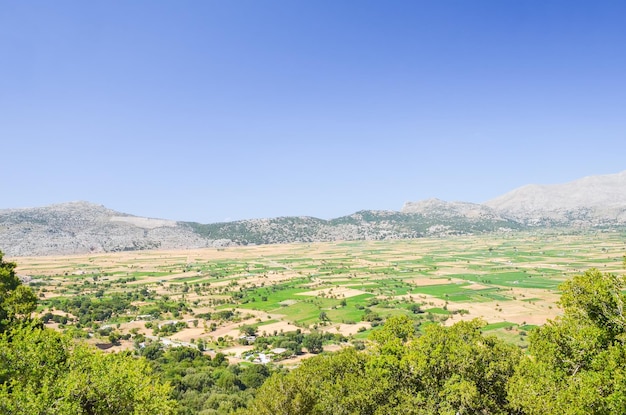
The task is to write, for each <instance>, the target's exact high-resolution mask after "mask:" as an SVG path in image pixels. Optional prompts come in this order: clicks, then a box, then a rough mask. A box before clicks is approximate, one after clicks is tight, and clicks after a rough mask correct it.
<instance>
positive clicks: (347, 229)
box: [0, 171, 626, 256]
mask: <svg viewBox="0 0 626 415" xmlns="http://www.w3.org/2000/svg"><path fill="white" fill-rule="evenodd" d="M625 224H626V171H625V172H622V173H619V174H613V175H605V176H591V177H585V178H583V179H580V180H576V181H573V182H570V183H566V184H561V185H528V186H524V187H521V188H519V189H516V190H513V191H511V192H509V193H507V194H505V195H503V196H500V197H498V198H495V199H493V200H490V201H488V202H486V203H484V204H475V203H467V202H445V201H442V200H438V199H428V200H423V201H419V202H408V203H406V204H405V205H404V206H403V208H402V210H401V211H398V212H396V211H371V210H363V211H360V212H356V213H354V214H352V215H348V216H343V217H340V218H336V219H331V220H323V219H317V218H312V217H279V218H271V219H251V220H241V221H234V222H224V223H212V224H200V223H195V222H177V221H173V220H164V219H153V218H144V217H138V216H133V215H129V214H126V213H120V212H116V211H114V210H111V209H107V208H106V207H104V206H101V205H96V204H93V203H89V202H70V203H62V204H57V205H51V206H47V207H39V208H26V209H5V210H0V250H2V251H3V252H4V253H5V254H6V255H7V256H35V255H62V254H83V253H89V252H116V251H132V250H143V249H185V248H201V247H221V246H230V245H250V244H272V243H288V242H322V241H340V240H384V239H404V238H419V237H424V236H447V235H462V234H476V233H486V232H503V231H504V232H510V231H516V230H522V229H529V228H536V227H556V226H558V227H576V228H588V227H611V226H623V225H625Z"/></svg>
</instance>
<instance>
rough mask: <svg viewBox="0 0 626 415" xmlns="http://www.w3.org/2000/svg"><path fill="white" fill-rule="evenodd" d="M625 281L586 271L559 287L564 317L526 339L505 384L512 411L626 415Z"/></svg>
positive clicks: (621, 278)
mask: <svg viewBox="0 0 626 415" xmlns="http://www.w3.org/2000/svg"><path fill="white" fill-rule="evenodd" d="M625 287H626V285H625V282H624V278H623V277H622V276H616V275H612V274H603V273H601V272H599V271H598V270H596V269H591V270H589V271H587V272H585V273H584V274H583V275H579V276H576V277H574V278H573V279H571V280H569V281H567V282H566V283H564V284H562V285H561V287H560V288H561V290H562V291H563V294H562V296H561V302H560V303H561V305H562V307H563V316H561V317H557V318H556V319H555V320H554V321H550V322H548V323H547V324H546V325H544V326H543V327H540V328H538V329H536V330H534V331H533V332H532V333H531V335H530V347H529V351H530V353H531V355H532V358H528V359H523V360H522V362H521V363H520V365H519V367H518V368H517V371H516V374H515V376H514V377H513V379H512V380H511V382H510V384H509V399H510V401H511V403H512V404H513V406H514V407H515V408H517V409H518V410H520V411H523V412H524V413H525V414H527V415H533V414H547V415H551V414H564V415H574V414H618V413H626V384H625V383H624V382H625V380H626V325H625V320H624V314H623V313H624V310H623V305H624V301H625V299H626V296H625V295H624V292H623V290H624V288H625Z"/></svg>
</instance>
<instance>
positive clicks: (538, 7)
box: [0, 0, 626, 223]
mask: <svg viewBox="0 0 626 415" xmlns="http://www.w3.org/2000/svg"><path fill="white" fill-rule="evenodd" d="M625 19H626V2H624V1H615V2H611V1H601V2H595V1H571V0H570V1H539V0H536V1H531V0H523V1H522V0H519V1H513V0H511V1H502V0H494V1H480V0H475V1H474V0H472V1H465V0H463V1H460V0H459V1H417V0H415V1H414V0H407V1H389V0H384V1H383V0H379V1H367V0H345V1H341V0H315V1H304V0H302V1H300V0H295V1H294V0H285V1H273V0H267V1H266V0H250V1H244V0H232V1H231V0H219V1H211V0H197V1H180V0H177V1H169V0H168V1H137V0H132V1H88V2H85V1H62V0H61V1H41V2H37V1H17V0H15V1H5V0H0V183H1V184H2V185H1V186H2V192H1V193H0V208H17V207H34V206H44V205H48V204H52V203H60V202H66V201H74V200H87V201H91V202H94V203H99V204H103V205H105V206H107V207H109V208H112V209H116V210H119V211H123V212H127V213H131V214H135V215H140V216H149V217H159V218H168V219H177V220H193V221H199V222H205V223H206V222H217V221H223V220H234V219H244V218H258V217H274V216H291V215H310V216H315V217H320V218H332V217H338V216H342V215H346V214H350V213H353V212H355V211H357V210H361V209H390V210H399V209H400V208H401V207H402V205H403V203H404V202H406V201H416V200H420V199H425V198H431V197H437V198H440V199H444V200H450V201H452V200H463V201H470V202H482V201H485V200H488V199H491V198H493V197H496V196H498V195H500V194H502V193H505V192H507V191H509V190H512V189H514V188H516V187H519V186H521V185H524V184H529V183H543V184H549V183H561V182H567V181H570V180H574V179H577V178H580V177H583V176H588V175H594V174H607V173H617V172H620V171H623V170H625V169H626V24H625V23H624V22H625V21H626V20H625Z"/></svg>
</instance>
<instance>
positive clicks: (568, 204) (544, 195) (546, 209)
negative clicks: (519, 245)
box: [484, 171, 626, 226]
mask: <svg viewBox="0 0 626 415" xmlns="http://www.w3.org/2000/svg"><path fill="white" fill-rule="evenodd" d="M484 206H486V207H489V208H491V209H493V210H494V211H496V212H498V213H500V214H501V215H503V216H506V217H508V218H511V219H513V220H515V221H518V222H521V223H523V224H525V225H530V226H606V225H616V224H624V223H626V171H623V172H621V173H617V174H608V175H601V176H589V177H583V178H582V179H579V180H575V181H572V182H569V183H565V184H553V185H536V184H532V185H527V186H523V187H520V188H518V189H515V190H513V191H511V192H509V193H506V194H504V195H502V196H500V197H497V198H495V199H492V200H489V201H487V202H485V203H484Z"/></svg>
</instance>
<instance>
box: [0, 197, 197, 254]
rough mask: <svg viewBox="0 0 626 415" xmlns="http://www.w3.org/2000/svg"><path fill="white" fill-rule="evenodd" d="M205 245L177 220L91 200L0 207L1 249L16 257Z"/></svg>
mask: <svg viewBox="0 0 626 415" xmlns="http://www.w3.org/2000/svg"><path fill="white" fill-rule="evenodd" d="M200 246H206V241H205V240H204V238H201V237H199V236H198V235H197V234H196V233H195V232H193V230H191V229H189V227H186V226H181V225H180V224H179V223H178V222H175V221H169V220H162V219H149V218H142V217H138V216H132V215H128V214H124V213H119V212H116V211H114V210H111V209H107V208H105V207H104V206H100V205H96V204H93V203H88V202H70V203H61V204H57V205H51V206H47V207H39V208H28V209H7V210H0V250H2V251H3V252H4V253H5V254H7V255H9V256H11V255H13V256H25V255H53V254H55V255H59V254H81V253H88V252H115V251H130V250H138V249H153V248H178V247H200Z"/></svg>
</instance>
